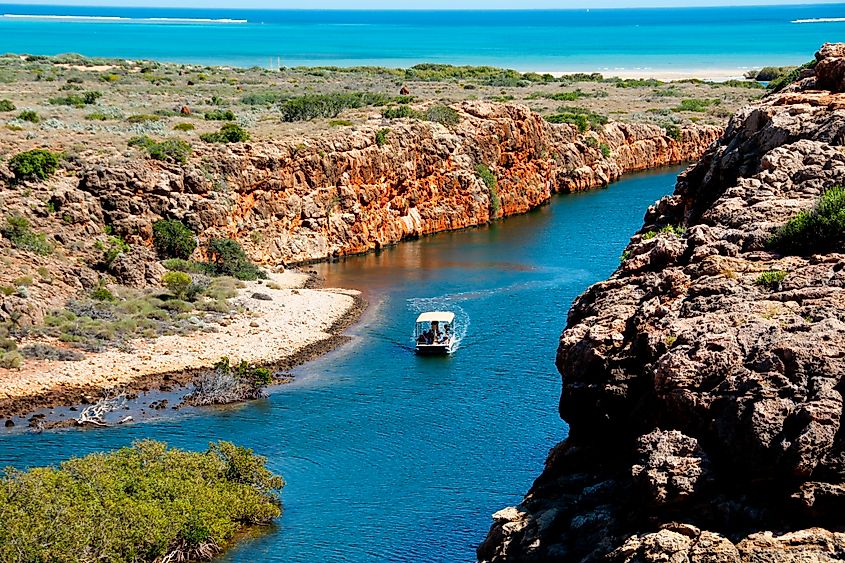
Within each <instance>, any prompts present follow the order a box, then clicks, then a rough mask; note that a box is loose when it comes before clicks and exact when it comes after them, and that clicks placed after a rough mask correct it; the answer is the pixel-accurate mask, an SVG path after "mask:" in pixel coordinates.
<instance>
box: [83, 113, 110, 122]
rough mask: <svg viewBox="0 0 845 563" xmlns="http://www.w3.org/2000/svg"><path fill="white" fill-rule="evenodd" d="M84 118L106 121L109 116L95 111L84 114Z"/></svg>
mask: <svg viewBox="0 0 845 563" xmlns="http://www.w3.org/2000/svg"><path fill="white" fill-rule="evenodd" d="M85 119H87V120H88V121H108V120H109V119H111V118H110V117H109V116H108V115H106V114H104V113H103V112H100V111H95V112H93V113H89V114H88V115H86V116H85Z"/></svg>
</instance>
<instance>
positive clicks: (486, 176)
mask: <svg viewBox="0 0 845 563" xmlns="http://www.w3.org/2000/svg"><path fill="white" fill-rule="evenodd" d="M475 171H476V173H477V174H478V176H479V177H480V178H481V181H482V182H484V185H485V186H487V193H488V195H489V200H490V203H489V206H490V217H495V216H496V215H497V214H498V213H499V209H501V207H502V202H501V200H500V199H499V181H498V180H497V179H496V175H495V174H493V172H492V171H491V170H490V168H488V167H487V165H486V164H478V165H476V167H475Z"/></svg>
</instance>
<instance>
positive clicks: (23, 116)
mask: <svg viewBox="0 0 845 563" xmlns="http://www.w3.org/2000/svg"><path fill="white" fill-rule="evenodd" d="M18 119H20V120H21V121H29V122H30V123H38V122H39V121H41V117H40V116H39V115H38V113H37V112H34V111H32V110H31V109H25V110H23V111H22V112H20V113H19V114H18Z"/></svg>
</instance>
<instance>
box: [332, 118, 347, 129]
mask: <svg viewBox="0 0 845 563" xmlns="http://www.w3.org/2000/svg"><path fill="white" fill-rule="evenodd" d="M350 125H352V122H351V121H349V120H348V119H332V120H331V121H329V127H349V126H350Z"/></svg>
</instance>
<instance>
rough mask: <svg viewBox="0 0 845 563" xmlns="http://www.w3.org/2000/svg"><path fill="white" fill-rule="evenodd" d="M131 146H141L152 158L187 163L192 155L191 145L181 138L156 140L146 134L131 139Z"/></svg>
mask: <svg viewBox="0 0 845 563" xmlns="http://www.w3.org/2000/svg"><path fill="white" fill-rule="evenodd" d="M128 144H129V146H130V147H139V148H141V149H144V150H145V151H147V154H149V155H150V157H151V158H154V159H156V160H163V161H173V162H179V163H185V162H187V161H188V157H189V156H191V145H189V144H188V143H187V142H185V141H183V140H181V139H165V140H164V141H156V140H155V139H151V138H150V137H147V136H146V135H142V136H139V137H132V138H131V139H129V143H128Z"/></svg>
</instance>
